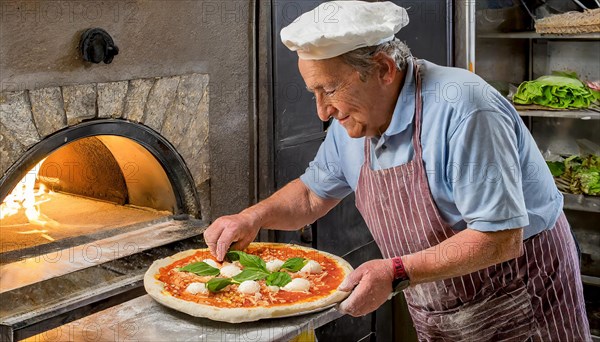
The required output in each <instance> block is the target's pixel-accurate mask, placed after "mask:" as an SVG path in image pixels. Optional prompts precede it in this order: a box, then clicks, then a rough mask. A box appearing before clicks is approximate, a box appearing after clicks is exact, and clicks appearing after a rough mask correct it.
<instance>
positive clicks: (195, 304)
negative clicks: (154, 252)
mask: <svg viewBox="0 0 600 342" xmlns="http://www.w3.org/2000/svg"><path fill="white" fill-rule="evenodd" d="M245 252H246V253H248V254H251V255H259V256H261V258H263V260H264V261H265V262H266V264H267V265H268V266H267V268H270V269H272V270H279V268H281V266H282V265H283V264H282V263H281V262H285V260H288V259H289V258H293V257H302V258H304V259H305V260H307V261H305V265H304V267H303V268H302V270H301V271H300V270H298V271H296V272H292V271H289V270H279V271H285V272H286V273H289V274H290V276H291V277H292V281H291V282H289V283H287V284H286V285H285V286H283V287H281V288H280V287H278V286H268V285H267V284H266V283H265V280H264V279H263V280H256V281H255V280H249V281H243V282H240V284H232V285H229V286H227V287H225V288H224V289H222V290H220V291H218V292H210V291H208V290H207V288H206V286H205V284H204V283H206V282H207V281H208V280H209V279H212V278H214V277H215V276H210V277H207V276H197V275H195V274H192V273H187V272H185V273H184V272H180V271H179V270H177V268H178V267H182V266H185V265H187V264H190V263H193V262H201V261H204V262H206V263H207V264H209V265H210V266H213V267H214V266H220V270H222V269H223V268H226V272H225V273H227V274H228V275H231V274H235V273H237V271H235V272H232V271H234V270H235V269H241V270H243V269H244V266H242V265H241V264H240V263H239V262H238V261H235V262H233V263H225V262H224V263H223V264H218V263H216V262H215V261H214V258H213V257H212V256H211V255H210V252H209V250H208V249H207V248H205V249H194V250H188V251H184V252H180V253H177V254H175V255H173V256H171V257H167V258H164V259H160V260H157V261H155V262H154V263H153V264H152V265H151V266H150V268H149V269H148V271H147V272H146V274H145V276H144V287H145V288H146V291H147V292H148V294H149V295H150V296H151V297H152V298H154V299H155V300H156V301H158V302H159V303H161V304H163V305H165V306H168V307H170V308H173V309H175V310H178V311H181V312H185V313H187V314H190V315H192V316H196V317H205V318H209V319H212V320H215V321H223V322H230V323H239V322H250V321H256V320H259V319H265V318H277V317H287V316H293V315H299V314H303V313H308V312H315V311H319V310H322V309H325V308H327V307H330V306H332V305H333V304H335V303H338V302H340V301H342V300H343V299H344V298H346V297H347V296H348V295H349V294H350V293H349V292H343V291H339V290H337V288H338V286H339V285H340V284H341V282H342V281H343V280H344V279H345V278H346V277H347V276H348V274H350V272H351V271H352V266H350V264H348V262H346V261H345V260H344V259H342V258H340V257H338V256H335V255H332V254H329V253H327V252H322V251H317V250H315V249H312V248H307V247H303V246H298V245H291V244H279V243H252V244H250V246H248V248H247V249H246V250H245ZM207 259H210V261H207ZM268 259H270V260H268ZM211 261H213V262H214V263H213V262H211ZM270 261H273V262H272V263H271V264H270V265H269V262H270ZM230 266H232V267H230ZM269 266H276V267H269ZM268 272H273V271H271V270H269V271H268ZM311 272H312V273H311ZM237 274H239V273H237ZM218 277H219V278H223V277H225V276H224V275H223V274H220V275H218ZM163 281H166V282H169V283H172V284H166V283H165V282H163ZM190 287H191V288H190ZM307 287H308V290H306V288H307ZM190 290H191V291H190ZM240 290H241V291H242V292H240ZM257 290H258V291H257Z"/></svg>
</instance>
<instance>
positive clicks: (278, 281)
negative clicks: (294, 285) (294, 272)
mask: <svg viewBox="0 0 600 342" xmlns="http://www.w3.org/2000/svg"><path fill="white" fill-rule="evenodd" d="M291 281H292V277H291V276H290V275H289V274H287V273H285V272H273V273H271V274H269V276H268V277H267V285H269V286H279V287H284V286H285V285H287V284H288V283H289V282H291Z"/></svg>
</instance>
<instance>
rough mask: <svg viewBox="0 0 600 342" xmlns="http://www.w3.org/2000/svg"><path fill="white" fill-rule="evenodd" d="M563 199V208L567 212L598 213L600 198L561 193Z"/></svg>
mask: <svg viewBox="0 0 600 342" xmlns="http://www.w3.org/2000/svg"><path fill="white" fill-rule="evenodd" d="M562 194H563V196H564V199H565V202H564V205H563V208H564V209H569V210H578V211H587V212H591V213H600V197H592V196H584V195H573V194H567V193H564V192H563V193H562Z"/></svg>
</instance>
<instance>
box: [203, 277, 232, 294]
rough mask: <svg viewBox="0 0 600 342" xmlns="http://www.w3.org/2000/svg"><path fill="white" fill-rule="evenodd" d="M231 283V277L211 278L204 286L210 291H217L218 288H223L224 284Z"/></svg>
mask: <svg viewBox="0 0 600 342" xmlns="http://www.w3.org/2000/svg"><path fill="white" fill-rule="evenodd" d="M231 284H233V280H232V279H231V278H213V279H211V280H209V281H208V282H207V283H206V288H207V289H208V291H210V292H218V291H219V290H221V289H223V288H225V286H227V285H231Z"/></svg>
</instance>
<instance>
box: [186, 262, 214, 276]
mask: <svg viewBox="0 0 600 342" xmlns="http://www.w3.org/2000/svg"><path fill="white" fill-rule="evenodd" d="M179 270H180V271H183V272H190V273H194V274H197V275H199V276H216V275H219V273H221V271H219V269H218V268H214V267H212V266H210V265H209V264H207V263H205V262H204V261H201V262H194V263H191V264H188V265H185V266H184V267H181V268H180V269H179Z"/></svg>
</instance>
